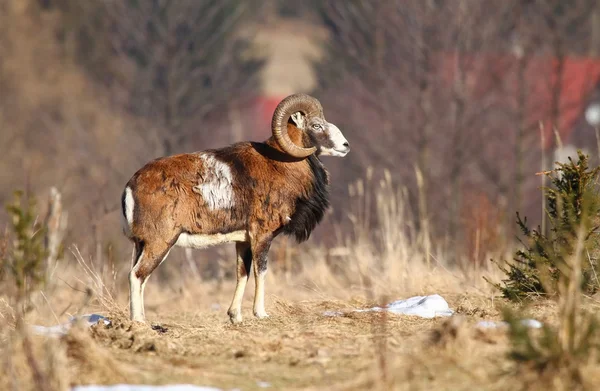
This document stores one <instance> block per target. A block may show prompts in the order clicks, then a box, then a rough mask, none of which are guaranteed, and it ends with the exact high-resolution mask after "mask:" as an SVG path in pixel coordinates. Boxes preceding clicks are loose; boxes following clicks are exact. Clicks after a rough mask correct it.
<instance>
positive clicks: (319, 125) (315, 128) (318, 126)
mask: <svg viewBox="0 0 600 391" xmlns="http://www.w3.org/2000/svg"><path fill="white" fill-rule="evenodd" d="M312 128H313V130H315V131H321V130H323V125H321V124H314V125H313V126H312Z"/></svg>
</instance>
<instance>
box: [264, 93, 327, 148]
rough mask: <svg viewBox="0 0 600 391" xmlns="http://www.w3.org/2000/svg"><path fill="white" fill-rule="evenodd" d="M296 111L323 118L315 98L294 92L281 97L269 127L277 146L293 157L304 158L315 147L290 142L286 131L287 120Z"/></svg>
mask: <svg viewBox="0 0 600 391" xmlns="http://www.w3.org/2000/svg"><path fill="white" fill-rule="evenodd" d="M298 111H300V112H302V113H303V114H304V115H305V116H306V117H321V118H323V119H325V117H324V116H323V107H322V106H321V103H320V102H319V101H318V100H317V99H316V98H313V97H312V96H310V95H306V94H294V95H290V96H288V97H287V98H285V99H283V100H282V101H281V102H280V103H279V104H278V105H277V108H276V109H275V112H274V113H273V122H272V123H271V129H272V131H273V137H275V140H276V141H277V144H279V147H281V149H282V150H283V151H284V152H286V153H287V154H289V155H291V156H293V157H297V158H305V157H307V156H310V155H312V154H313V153H314V152H315V151H316V150H317V148H315V147H310V148H303V147H299V146H297V145H296V144H294V143H293V142H292V140H291V139H290V136H289V135H288V133H287V123H288V120H289V119H290V116H291V115H292V114H294V113H296V112H298Z"/></svg>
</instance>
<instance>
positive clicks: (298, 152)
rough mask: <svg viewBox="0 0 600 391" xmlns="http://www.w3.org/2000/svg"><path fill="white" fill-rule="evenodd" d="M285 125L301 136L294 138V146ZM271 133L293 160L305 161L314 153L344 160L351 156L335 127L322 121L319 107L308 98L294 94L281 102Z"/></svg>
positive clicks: (321, 110)
mask: <svg viewBox="0 0 600 391" xmlns="http://www.w3.org/2000/svg"><path fill="white" fill-rule="evenodd" d="M290 119H291V120H292V122H293V124H291V123H289V122H290ZM288 125H290V126H295V127H296V128H297V129H298V130H300V131H301V132H302V134H301V135H300V136H299V137H295V139H296V140H294V141H296V142H294V141H293V140H292V138H291V137H290V132H289V129H288ZM272 130H273V137H274V138H275V140H276V141H277V144H279V147H280V148H281V149H282V150H283V151H284V152H286V153H287V154H289V155H291V156H293V157H297V158H305V157H307V156H310V155H312V154H313V153H316V154H317V155H329V156H346V154H348V152H350V145H349V144H348V140H346V138H345V137H344V135H343V134H342V132H341V131H340V129H339V128H338V127H337V126H335V125H334V124H332V123H330V122H327V121H326V120H325V116H324V115H323V107H322V106H321V103H320V102H319V101H318V100H317V99H316V98H313V97H312V96H310V95H306V94H294V95H290V96H288V97H287V98H285V99H284V100H282V101H281V102H280V103H279V105H278V106H277V108H276V109H275V113H274V114H273V122H272ZM298 144H300V145H298Z"/></svg>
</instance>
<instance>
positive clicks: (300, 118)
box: [290, 111, 306, 129]
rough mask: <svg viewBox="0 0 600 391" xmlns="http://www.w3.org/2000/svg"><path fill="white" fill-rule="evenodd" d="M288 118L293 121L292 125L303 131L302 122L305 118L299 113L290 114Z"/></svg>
mask: <svg viewBox="0 0 600 391" xmlns="http://www.w3.org/2000/svg"><path fill="white" fill-rule="evenodd" d="M290 118H291V119H292V121H294V124H296V126H297V127H298V129H304V122H305V120H306V118H305V117H304V116H303V115H302V113H301V112H299V111H298V112H296V113H294V114H292V115H291V117H290Z"/></svg>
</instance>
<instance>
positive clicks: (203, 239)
mask: <svg viewBox="0 0 600 391" xmlns="http://www.w3.org/2000/svg"><path fill="white" fill-rule="evenodd" d="M247 241H248V234H247V232H246V231H233V232H229V233H226V234H214V235H193V234H188V233H182V234H180V235H179V238H178V239H177V242H175V245H176V246H179V247H190V248H198V249H201V248H206V247H210V246H216V245H217V244H222V243H229V242H247Z"/></svg>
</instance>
